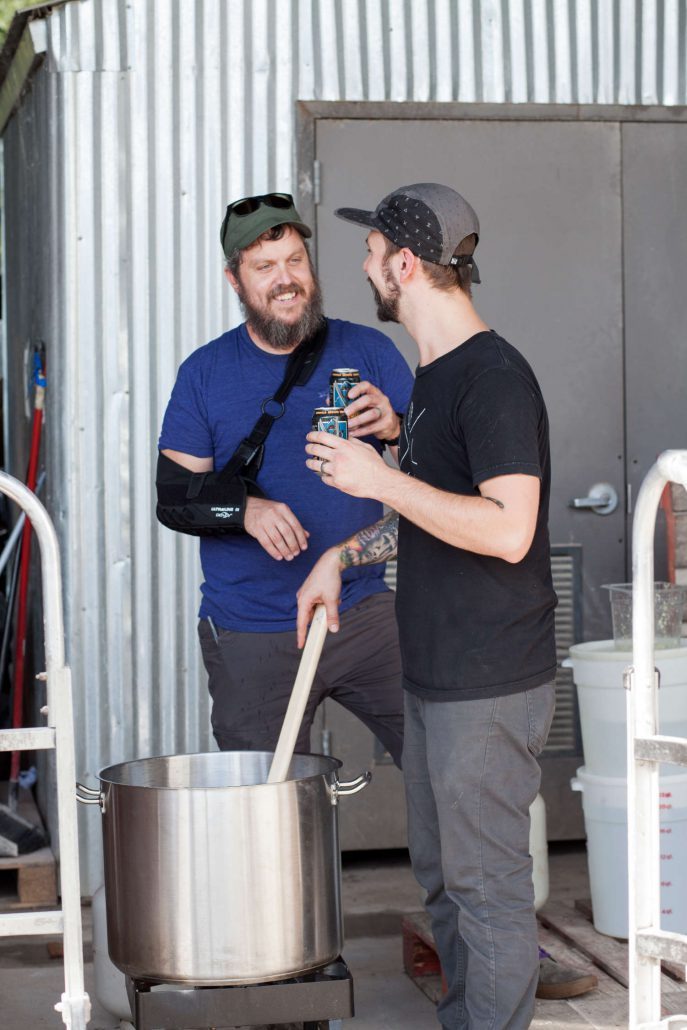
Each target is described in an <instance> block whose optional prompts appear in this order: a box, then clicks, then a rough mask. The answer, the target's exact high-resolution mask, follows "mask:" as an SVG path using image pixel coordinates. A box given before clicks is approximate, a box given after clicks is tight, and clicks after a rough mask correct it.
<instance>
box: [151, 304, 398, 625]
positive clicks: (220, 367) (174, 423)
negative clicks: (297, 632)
mask: <svg viewBox="0 0 687 1030" xmlns="http://www.w3.org/2000/svg"><path fill="white" fill-rule="evenodd" d="M287 361H288V355H280V354H269V353H267V352H266V351H263V350H261V349H260V348H259V347H256V346H255V344H254V343H253V341H252V340H251V338H250V336H249V334H248V331H247V330H246V326H245V324H243V325H240V326H238V328H236V329H232V330H231V331H230V332H227V333H224V335H223V336H220V337H219V338H218V339H217V340H213V341H212V342H211V343H208V344H206V346H204V347H200V348H199V349H198V350H196V351H194V353H193V354H191V355H190V356H189V357H188V358H187V359H186V361H184V363H183V364H182V365H181V367H180V369H179V373H178V376H177V381H176V383H175V386H174V389H173V391H172V396H171V398H170V401H169V404H168V406H167V411H166V412H165V417H164V421H163V423H162V432H161V434H160V440H159V447H160V450H168V449H169V450H174V451H180V452H182V453H183V454H193V455H194V456H196V457H199V458H205V457H208V456H210V455H211V456H212V457H213V458H214V467H215V469H220V468H222V467H223V466H224V465H225V464H226V463H227V461H228V460H229V458H230V457H231V456H232V454H233V453H234V451H235V449H236V447H237V446H238V444H239V443H240V442H241V440H242V439H243V438H244V437H245V436H247V435H248V433H249V432H250V431H251V429H252V428H253V426H254V424H255V422H256V421H257V419H258V415H259V414H260V405H261V403H262V402H263V401H264V400H266V399H269V398H270V397H272V396H273V395H274V393H275V391H276V390H277V388H278V386H279V384H280V383H281V381H282V379H283V378H284V373H285V370H286V363H287ZM333 368H357V369H359V370H360V377H361V379H366V380H369V382H371V383H374V384H375V386H378V387H379V389H380V390H381V391H382V392H383V393H384V394H386V395H387V397H388V398H389V400H390V401H391V405H392V407H393V408H394V410H395V411H398V412H400V413H402V414H403V413H405V410H406V407H407V405H408V400H409V398H410V393H411V390H412V387H413V377H412V375H411V373H410V370H409V368H408V366H407V364H406V362H405V360H404V358H403V357H402V355H401V354H400V353H399V351H398V350H397V349H396V347H395V345H394V344H393V343H392V342H391V340H390V339H389V338H388V337H387V336H384V335H383V334H382V333H380V332H378V331H377V330H376V329H370V328H368V327H367V326H362V325H355V324H353V323H352V322H343V321H339V320H337V319H329V332H328V335H327V341H326V344H325V348H324V350H323V352H322V355H321V357H320V360H319V364H318V366H317V368H316V369H315V371H314V373H313V374H312V376H311V378H310V381H309V382H308V383H306V385H305V386H294V387H293V389H292V390H291V393H290V394H289V396H288V398H287V401H286V411H285V413H284V415H283V416H282V418H280V419H278V420H277V421H276V422H275V423H274V425H273V426H272V429H271V431H270V435H269V437H268V439H267V442H266V444H265V458H264V461H263V465H262V468H261V470H260V474H259V476H258V484H259V486H260V487H261V489H262V490H263V491H264V492H265V494H266V496H267V497H269V498H271V499H272V500H275V501H283V502H284V503H285V504H287V505H288V506H289V508H291V510H292V511H293V513H294V514H295V515H296V517H297V518H298V520H299V521H300V523H301V525H302V526H303V528H304V529H307V530H308V532H309V533H310V537H309V539H308V548H307V550H306V551H303V552H302V553H301V554H300V555H299V556H298V557H297V558H294V559H293V560H292V561H286V560H282V561H275V559H274V558H271V557H270V556H269V555H268V554H267V552H266V551H265V550H264V549H263V548H262V547H261V545H260V544H259V543H258V542H257V540H254V539H253V537H251V536H248V535H247V534H243V533H239V534H236V535H235V536H234V535H231V536H226V537H219V538H217V537H215V538H213V537H203V538H201V542H200V558H201V564H202V567H203V576H204V583H203V584H202V587H201V591H202V594H203V599H202V602H201V606H200V615H201V617H207V616H211V617H212V619H213V620H214V621H215V623H216V624H217V625H218V626H221V627H223V628H225V629H231V630H240V631H243V632H256V633H257V632H279V631H282V630H289V629H293V628H294V627H295V625H296V591H297V590H298V588H299V587H300V585H301V584H302V582H303V580H304V579H305V578H306V576H307V575H308V573H309V572H310V569H311V568H312V567H313V565H314V564H315V562H316V561H317V559H318V558H319V556H320V555H321V554H322V552H323V551H325V550H326V549H327V548H328V547H331V546H332V545H333V544H336V543H338V542H339V541H340V540H343V539H345V538H346V537H348V536H350V535H351V534H352V533H355V532H357V530H359V529H362V528H363V527H364V526H368V525H370V524H371V523H373V522H376V521H377V520H378V519H380V518H381V517H382V506H381V504H379V503H378V502H377V501H372V500H367V499H362V498H357V497H349V496H348V495H347V494H343V493H341V492H340V491H339V490H336V489H334V488H333V487H330V486H325V485H324V484H323V483H322V482H321V480H320V479H319V477H318V476H317V475H315V473H314V472H311V471H310V469H308V468H307V467H306V464H305V461H306V457H307V455H306V453H305V445H306V439H305V436H306V433H308V432H310V429H311V424H312V414H313V411H314V409H315V408H317V407H321V406H322V405H324V404H326V403H327V394H328V390H329V376H330V373H331V370H332V369H333ZM365 439H366V441H367V442H368V443H371V444H372V445H373V446H374V447H376V449H377V450H378V451H380V452H381V451H382V447H383V445H382V444H381V442H380V441H379V440H377V439H375V438H374V437H367V438H365ZM383 577H384V565H381V564H380V565H370V566H367V567H366V568H361V569H349V570H347V571H346V572H345V573H344V583H343V589H342V595H341V608H342V610H345V609H347V608H350V607H351V606H352V605H354V604H357V603H358V602H359V601H360V600H362V598H364V597H367V596H369V595H370V594H374V593H379V592H380V591H383V590H385V589H386V588H385V585H384V579H383Z"/></svg>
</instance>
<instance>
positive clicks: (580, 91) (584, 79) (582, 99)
mask: <svg viewBox="0 0 687 1030" xmlns="http://www.w3.org/2000/svg"><path fill="white" fill-rule="evenodd" d="M575 52H576V55H577V61H576V68H575V74H576V83H575V87H576V88H575V91H574V93H573V96H574V97H576V99H577V102H578V103H579V104H592V103H593V102H594V75H593V66H594V58H593V44H592V0H577V4H576V7H575Z"/></svg>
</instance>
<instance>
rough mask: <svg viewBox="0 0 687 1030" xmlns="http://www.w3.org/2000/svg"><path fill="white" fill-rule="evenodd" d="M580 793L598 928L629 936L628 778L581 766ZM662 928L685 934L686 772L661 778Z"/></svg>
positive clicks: (577, 783)
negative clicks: (599, 772)
mask: <svg viewBox="0 0 687 1030" xmlns="http://www.w3.org/2000/svg"><path fill="white" fill-rule="evenodd" d="M571 786H572V788H573V790H579V791H581V792H582V809H583V811H584V825H585V830H586V833H587V862H588V865H589V885H590V888H591V894H592V911H593V920H594V927H595V929H597V930H598V931H599V933H605V934H608V935H609V936H610V937H627V935H628V911H627V894H628V880H627V780H626V779H624V778H616V777H609V776H594V775H592V774H591V773H589V772H587V770H586V769H585V768H584V767H582V768H581V769H578V770H577V776H576V777H575V779H574V780H572V781H571ZM659 808H660V827H661V829H660V833H661V929H663V930H672V931H674V932H675V933H687V877H685V873H684V871H685V866H686V864H687V773H680V774H678V775H677V776H661V778H660V803H659Z"/></svg>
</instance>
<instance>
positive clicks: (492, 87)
mask: <svg viewBox="0 0 687 1030" xmlns="http://www.w3.org/2000/svg"><path fill="white" fill-rule="evenodd" d="M503 34H504V25H503V21H502V11H501V3H500V0H490V2H489V3H486V2H484V0H483V3H482V100H484V101H485V102H487V103H497V104H498V103H502V102H503V101H504V100H505V83H504V75H505V66H504V42H503Z"/></svg>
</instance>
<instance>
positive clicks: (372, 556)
mask: <svg viewBox="0 0 687 1030" xmlns="http://www.w3.org/2000/svg"><path fill="white" fill-rule="evenodd" d="M397 548H398V512H395V511H390V512H388V513H387V514H386V515H385V516H384V518H383V519H380V520H379V522H375V524H374V525H373V526H367V527H366V528H365V529H361V530H360V532H359V533H356V534H355V536H353V537H351V538H350V539H349V540H346V542H345V543H343V544H342V545H341V551H340V553H339V558H340V561H341V564H342V565H343V566H344V568H347V569H348V568H351V567H352V566H354V565H375V564H378V563H379V562H384V561H389V559H390V558H395V557H396V551H397Z"/></svg>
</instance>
